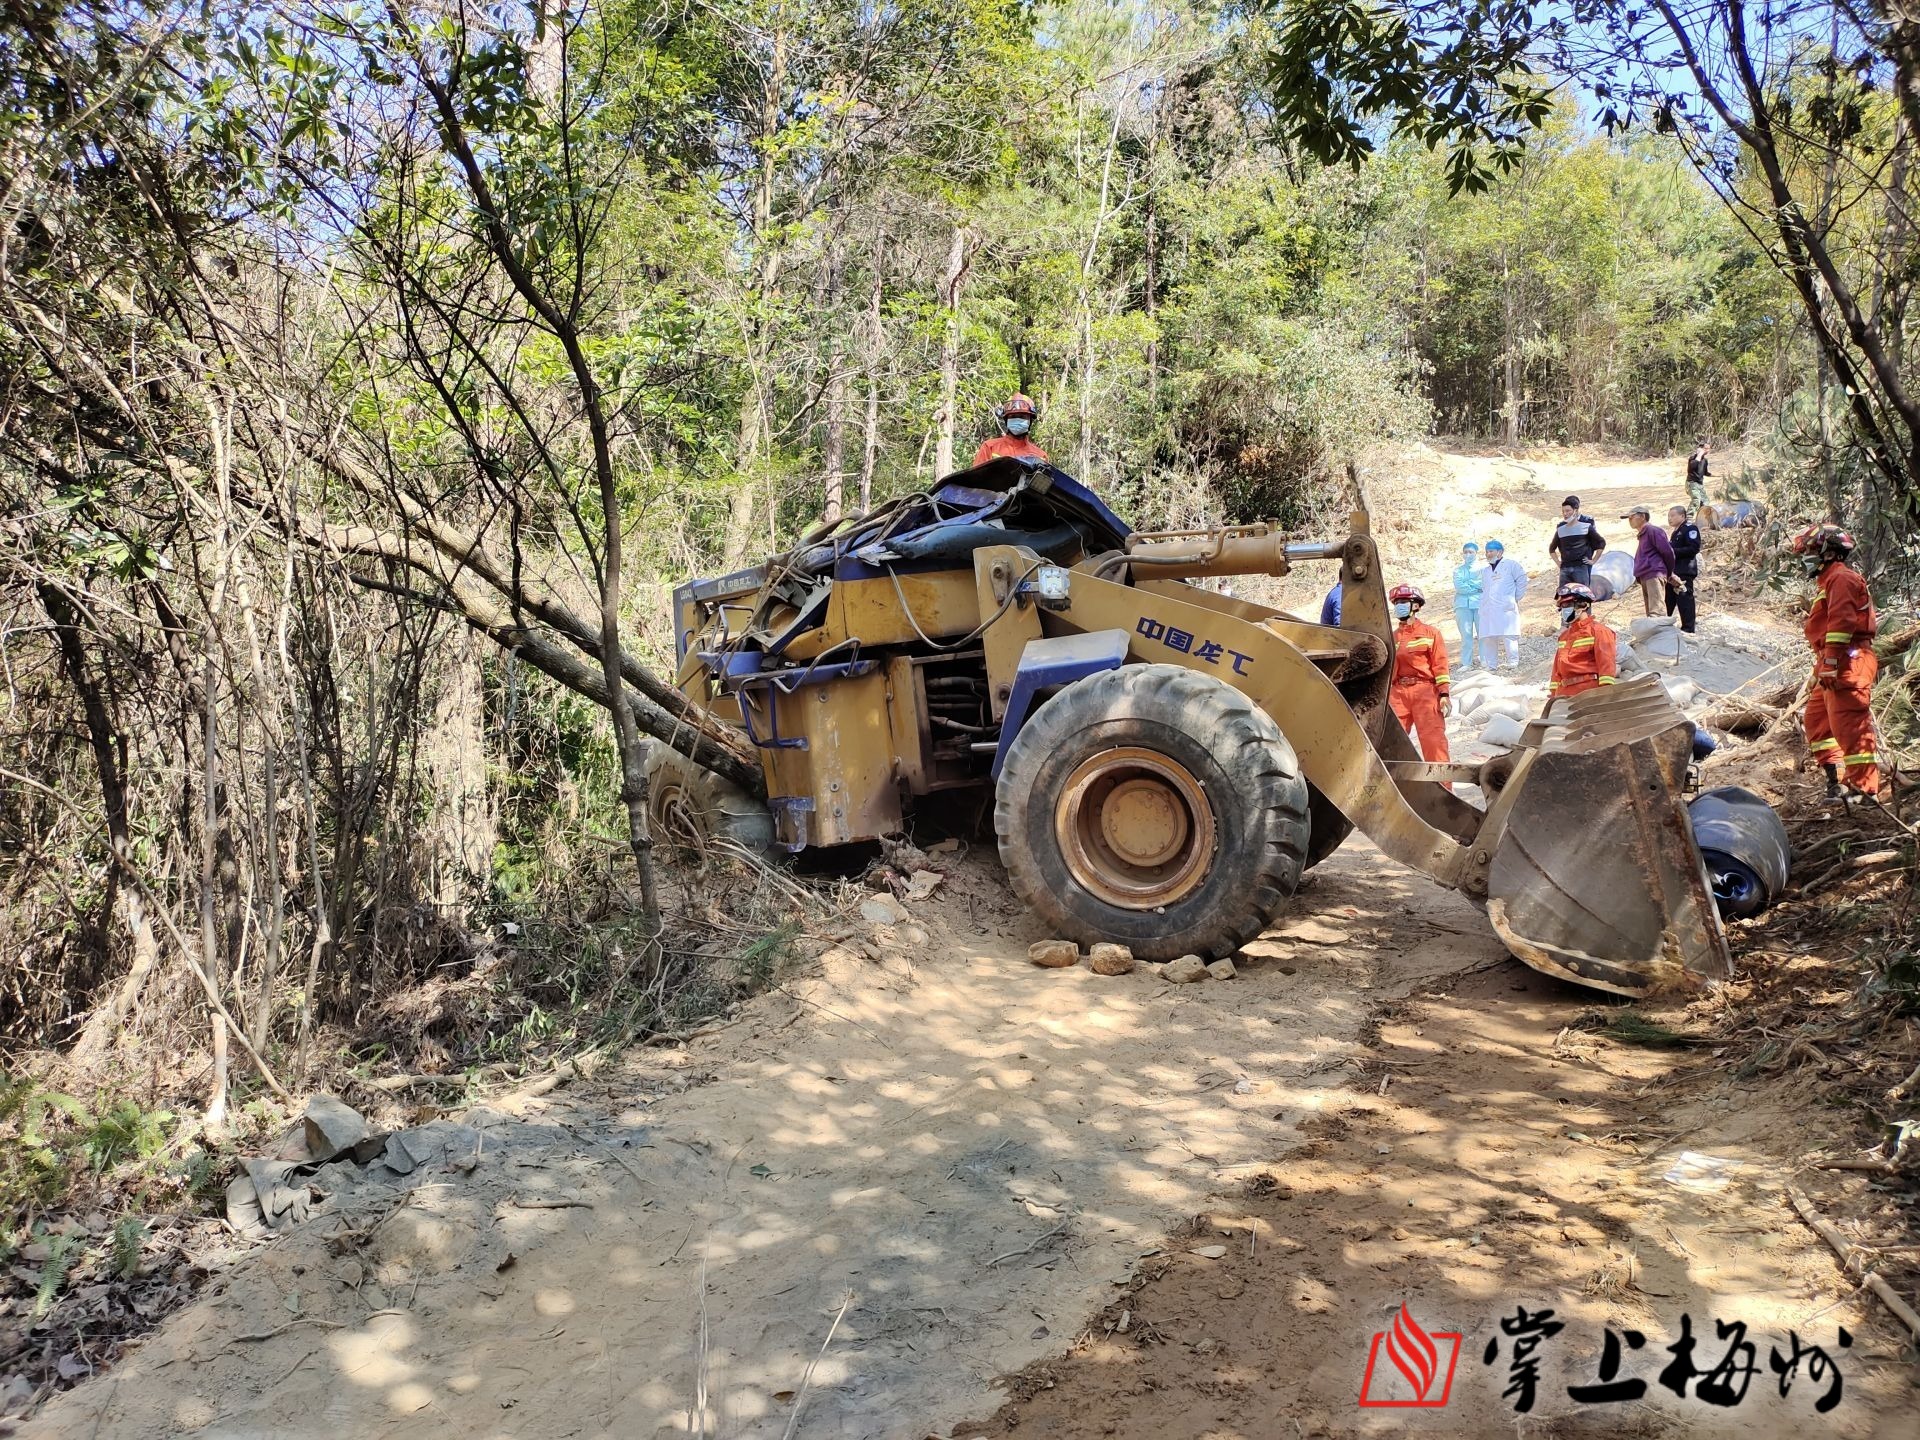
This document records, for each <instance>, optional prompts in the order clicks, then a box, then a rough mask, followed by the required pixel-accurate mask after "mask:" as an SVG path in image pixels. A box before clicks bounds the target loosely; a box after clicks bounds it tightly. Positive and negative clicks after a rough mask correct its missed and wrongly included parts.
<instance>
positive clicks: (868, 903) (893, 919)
mask: <svg viewBox="0 0 1920 1440" xmlns="http://www.w3.org/2000/svg"><path fill="white" fill-rule="evenodd" d="M860 918H861V919H862V920H867V921H871V922H872V923H873V924H875V925H899V924H903V923H904V922H906V921H908V920H911V919H912V918H913V916H912V914H911V913H910V912H909V911H908V910H907V907H906V906H904V905H902V904H901V903H900V902H899V901H898V900H896V899H894V898H893V897H892V896H891V895H874V896H871V897H869V898H868V899H865V900H862V901H861V902H860Z"/></svg>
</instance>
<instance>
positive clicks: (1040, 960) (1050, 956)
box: [1027, 940, 1080, 970]
mask: <svg viewBox="0 0 1920 1440" xmlns="http://www.w3.org/2000/svg"><path fill="white" fill-rule="evenodd" d="M1027 959H1029V960H1031V961H1032V962H1033V963H1034V964H1036V965H1038V966H1040V967H1042V968H1043V969H1047V970H1064V969H1066V968H1067V967H1068V966H1069V965H1078V964H1079V963H1080V947H1079V946H1078V945H1076V944H1074V943H1073V941H1071V940H1036V941H1034V942H1033V944H1031V945H1029V946H1028V947H1027Z"/></svg>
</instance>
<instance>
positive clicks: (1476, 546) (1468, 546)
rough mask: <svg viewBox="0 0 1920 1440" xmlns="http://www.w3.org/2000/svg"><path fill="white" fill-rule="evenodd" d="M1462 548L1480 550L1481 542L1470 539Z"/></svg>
mask: <svg viewBox="0 0 1920 1440" xmlns="http://www.w3.org/2000/svg"><path fill="white" fill-rule="evenodd" d="M1460 548H1461V549H1462V550H1478V549H1479V548H1480V543H1479V542H1478V541H1477V540H1469V541H1467V543H1466V544H1464V545H1462V546H1461V547H1460Z"/></svg>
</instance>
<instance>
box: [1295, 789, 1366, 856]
mask: <svg viewBox="0 0 1920 1440" xmlns="http://www.w3.org/2000/svg"><path fill="white" fill-rule="evenodd" d="M1307 823H1308V827H1309V829H1308V835H1307V861H1306V864H1304V865H1302V866H1301V867H1300V868H1301V869H1303V870H1311V869H1312V868H1313V867H1314V866H1316V865H1318V864H1319V863H1320V862H1321V861H1322V860H1324V859H1326V858H1327V857H1328V856H1329V855H1331V854H1333V852H1334V851H1336V850H1338V849H1339V848H1340V846H1341V845H1342V844H1343V843H1344V842H1345V841H1346V838H1347V836H1349V835H1351V834H1352V833H1353V822H1352V821H1351V820H1349V819H1347V817H1346V816H1345V815H1342V814H1341V813H1340V810H1339V807H1338V806H1336V805H1335V804H1334V803H1333V802H1332V801H1331V800H1329V799H1327V797H1326V796H1325V795H1322V794H1321V793H1320V787H1319V786H1317V785H1314V784H1312V783H1311V782H1309V783H1308V785H1307Z"/></svg>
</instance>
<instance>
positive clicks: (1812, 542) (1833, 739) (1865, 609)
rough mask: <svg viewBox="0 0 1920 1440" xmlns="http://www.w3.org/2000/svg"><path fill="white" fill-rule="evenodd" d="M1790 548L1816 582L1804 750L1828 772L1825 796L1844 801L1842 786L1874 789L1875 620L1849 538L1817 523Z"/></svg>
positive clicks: (1865, 791)
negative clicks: (1843, 775)
mask: <svg viewBox="0 0 1920 1440" xmlns="http://www.w3.org/2000/svg"><path fill="white" fill-rule="evenodd" d="M1793 551H1794V553H1795V554H1796V555H1798V556H1799V557H1800V563H1801V564H1802V565H1803V566H1805V567H1806V571H1807V574H1809V575H1811V576H1813V577H1814V583H1815V585H1816V586H1817V587H1818V588H1817V589H1816V591H1815V593H1814V599H1813V609H1812V610H1810V611H1809V612H1808V613H1807V630H1806V634H1807V644H1808V646H1809V647H1811V648H1812V650H1813V684H1812V687H1811V689H1809V690H1808V692H1807V713H1806V729H1807V748H1808V749H1809V750H1811V751H1812V752H1813V758H1814V759H1816V760H1818V761H1819V762H1820V768H1821V769H1823V770H1825V771H1826V772H1827V798H1828V799H1829V800H1844V799H1845V798H1846V791H1845V790H1843V789H1841V787H1840V778H1841V771H1842V770H1844V771H1845V772H1846V782H1847V787H1848V788H1849V789H1852V790H1856V791H1858V792H1859V793H1860V794H1862V795H1878V794H1879V793H1880V766H1879V764H1878V763H1877V760H1876V757H1875V754H1874V734H1873V709H1872V700H1873V681H1874V677H1875V676H1877V675H1878V674H1879V673H1880V659H1879V657H1878V656H1877V655H1875V654H1874V653H1873V637H1874V635H1875V634H1876V633H1877V632H1878V631H1879V628H1880V617H1879V616H1878V615H1876V614H1874V610H1873V597H1872V596H1871V595H1869V594H1868V593H1867V582H1866V581H1865V580H1864V579H1862V578H1861V575H1860V572H1859V571H1858V570H1855V569H1854V568H1853V567H1852V566H1851V565H1849V564H1848V563H1847V559H1848V557H1849V556H1851V555H1852V554H1853V536H1851V535H1849V534H1848V533H1847V532H1846V531H1844V530H1842V529H1841V528H1840V527H1839V526H1838V525H1816V526H1814V527H1813V528H1812V529H1811V530H1808V531H1806V532H1804V533H1803V534H1801V535H1800V536H1798V537H1797V538H1796V539H1795V540H1794V542H1793Z"/></svg>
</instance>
